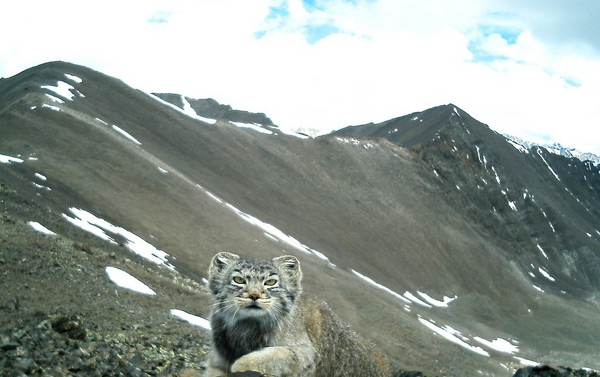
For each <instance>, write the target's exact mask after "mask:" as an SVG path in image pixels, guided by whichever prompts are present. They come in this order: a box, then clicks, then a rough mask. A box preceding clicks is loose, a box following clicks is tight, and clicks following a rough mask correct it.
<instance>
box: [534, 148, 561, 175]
mask: <svg viewBox="0 0 600 377" xmlns="http://www.w3.org/2000/svg"><path fill="white" fill-rule="evenodd" d="M537 153H538V155H539V156H540V158H541V159H542V161H544V163H545V164H546V166H547V167H548V170H550V172H551V173H552V175H554V178H556V179H557V180H559V181H560V178H558V174H556V173H555V172H554V170H552V168H551V167H550V164H549V163H548V162H547V161H546V159H545V158H544V156H542V150H541V149H539V148H538V150H537Z"/></svg>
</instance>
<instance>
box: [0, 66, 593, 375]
mask: <svg viewBox="0 0 600 377" xmlns="http://www.w3.org/2000/svg"><path fill="white" fill-rule="evenodd" d="M67 85H68V86H67ZM163 98H164V100H162V99H160V98H158V97H156V96H153V95H149V94H146V93H143V92H140V91H137V90H134V89H132V88H130V87H128V86H127V85H125V84H124V83H122V82H121V81H119V80H116V79H114V78H111V77H107V76H105V75H102V74H101V73H98V72H95V71H92V70H90V69H87V68H85V67H80V66H76V65H71V64H68V63H60V62H55V63H48V64H45V65H42V66H39V67H34V68H32V69H30V70H27V71H24V72H23V73H21V74H19V75H16V76H14V77H11V78H8V79H4V80H2V81H0V128H1V129H0V132H1V133H2V136H3V137H2V140H1V142H0V148H1V149H0V154H2V155H5V156H12V157H16V158H19V159H21V160H22V162H20V163H18V162H17V163H11V164H0V177H1V179H2V181H3V182H4V184H5V185H6V186H7V187H9V188H11V189H12V190H15V191H18V192H19V193H20V195H23V196H24V197H26V198H28V200H31V201H34V202H35V203H36V204H37V205H39V206H41V207H43V208H47V209H48V210H49V211H50V213H52V214H53V217H52V218H53V219H54V220H52V221H53V222H55V223H56V224H57V225H60V229H70V228H71V227H73V225H72V224H80V225H81V224H82V223H84V224H90V222H91V223H93V224H95V225H96V227H95V228H91V227H88V229H92V230H94V231H95V232H97V234H100V233H99V232H98V230H96V228H102V229H104V233H105V234H106V235H107V236H110V237H111V239H112V240H113V241H114V242H116V243H117V244H121V245H124V246H126V247H127V248H128V249H130V250H132V251H134V252H137V253H138V254H140V255H144V256H146V257H147V258H149V259H150V260H152V261H154V262H155V263H157V264H158V265H159V266H164V267H162V268H163V269H167V270H169V269H171V268H174V269H175V270H176V271H178V272H179V273H181V274H183V275H185V276H188V277H191V278H193V279H195V280H197V281H200V279H201V278H202V277H204V276H205V273H206V268H207V266H208V262H209V260H210V258H211V257H212V256H213V255H214V254H215V253H216V252H219V251H225V250H226V251H232V252H237V253H239V254H243V255H245V256H250V257H269V258H270V257H274V256H277V255H280V254H282V253H292V254H295V255H297V256H298V257H299V258H300V260H301V263H302V266H303V271H304V274H305V281H304V286H305V291H306V294H309V295H316V296H318V297H321V298H322V299H325V300H327V301H328V302H329V303H330V304H331V306H332V307H334V308H335V310H336V311H337V312H338V313H339V314H340V316H341V317H342V318H344V319H345V320H347V321H349V322H350V323H351V324H352V325H353V326H354V327H355V328H356V329H357V331H359V332H361V333H362V334H363V335H365V336H367V337H368V338H370V339H371V340H373V341H374V342H376V343H377V344H378V345H380V346H381V347H382V348H383V349H384V350H385V351H386V353H387V354H388V356H389V358H390V360H391V361H392V362H393V363H394V365H396V366H398V367H400V368H402V369H417V370H423V371H425V372H426V373H427V374H431V375H435V374H445V375H456V376H458V375H465V374H469V373H470V372H472V371H473V370H481V371H483V373H484V374H488V375H508V374H509V371H510V370H515V369H516V368H517V367H518V366H519V365H521V364H520V363H521V361H520V359H519V358H525V359H530V360H536V361H540V362H541V361H545V362H551V363H564V364H570V365H574V366H577V367H579V366H587V367H595V368H599V367H600V366H598V365H597V364H596V363H597V360H596V358H595V356H594V355H595V352H596V350H597V347H598V345H599V344H598V341H597V339H600V333H598V331H600V330H598V329H599V328H600V327H599V326H597V324H598V321H599V320H600V319H599V316H598V314H597V309H598V302H597V299H595V298H594V294H595V292H597V290H598V280H597V275H595V271H596V270H595V269H596V268H597V266H598V265H599V264H598V263H597V258H598V256H597V253H595V252H594V250H598V242H599V241H598V240H599V239H600V237H599V236H600V233H597V232H596V233H594V232H595V228H594V224H597V223H598V221H597V220H598V212H597V209H598V208H599V206H598V196H597V195H598V194H597V193H598V187H599V186H598V171H597V170H594V169H592V168H590V169H589V171H587V173H586V174H587V175H584V177H586V178H582V176H581V172H582V171H585V170H582V169H583V168H585V166H583V165H577V164H576V162H575V161H570V162H568V163H566V164H565V163H564V162H565V161H566V160H561V159H555V157H556V156H553V157H551V156H548V155H547V154H546V153H545V152H544V151H543V150H539V152H538V150H535V151H534V152H530V153H525V152H520V151H519V150H517V149H516V148H514V147H513V146H511V145H510V144H508V143H507V142H506V140H505V139H504V138H502V137H501V136H500V135H497V134H496V133H494V132H493V131H491V130H489V128H487V127H485V126H483V125H481V124H480V123H479V122H477V121H475V120H474V119H472V118H471V117H469V116H468V115H467V114H466V113H464V112H463V111H462V110H460V109H456V110H454V107H453V106H450V107H448V106H442V107H439V108H435V109H432V110H431V114H429V112H428V111H426V112H422V113H420V114H418V116H419V118H418V119H423V122H419V123H422V124H423V125H424V128H423V129H421V128H420V127H421V126H413V125H412V124H411V123H410V122H414V121H413V120H411V119H413V118H414V117H415V116H417V115H411V116H407V117H404V118H406V119H403V118H398V119H397V120H396V121H395V122H396V124H391V123H394V122H393V121H390V122H389V123H390V124H386V125H383V126H381V125H370V126H364V127H361V128H360V130H361V132H360V133H354V134H352V133H348V134H344V133H343V132H342V133H339V132H338V133H335V134H333V135H329V136H325V137H320V138H317V139H310V138H305V137H298V136H301V135H296V136H294V135H286V134H283V133H282V132H281V131H279V130H278V128H277V127H276V126H272V125H270V124H268V123H261V122H259V121H258V120H257V119H254V118H251V119H249V118H243V119H238V120H233V119H232V118H227V116H226V114H227V113H224V114H225V115H219V114H217V113H212V114H208V113H201V112H200V111H199V110H194V106H193V105H194V103H196V102H195V101H194V100H191V99H187V98H186V100H187V101H188V103H189V104H190V107H191V110H192V111H190V110H189V109H186V108H185V107H186V106H185V103H184V102H183V101H182V100H181V99H182V98H184V97H181V96H177V95H173V96H163ZM165 100H171V101H172V102H173V103H170V102H165ZM175 100H177V101H175ZM196 109H198V108H197V107H196ZM452 114H455V115H452ZM220 116H223V117H224V118H220ZM211 117H212V118H211ZM265 118H266V117H265ZM266 119H268V118H266ZM232 120H233V122H235V123H232ZM388 126H389V127H394V128H393V130H395V129H396V128H398V131H395V132H392V133H390V130H392V129H391V128H389V127H388ZM405 128H406V130H405ZM351 130H352V131H353V132H354V131H356V129H351ZM348 132H350V131H348ZM362 132H364V133H365V134H364V135H362V134H361V133H362ZM382 135H391V136H390V137H389V138H382V137H381V136H382ZM543 161H546V162H547V163H548V165H546V164H545V163H544V162H543ZM568 164H571V167H569V165H568ZM551 166H552V168H554V167H555V166H556V171H555V173H556V174H558V175H559V177H561V180H560V181H559V180H558V179H556V178H555V177H554V176H553V175H552V172H551V171H550V167H551ZM575 172H577V174H579V175H577V176H576V175H575V174H576V173H575ZM40 176H42V177H44V178H45V179H41V178H40ZM498 181H499V182H498ZM555 181H556V182H555ZM581 181H584V182H587V183H586V185H587V184H589V188H587V190H588V191H589V192H582V191H581V190H580V188H581V187H583V185H581ZM586 187H587V186H586ZM565 188H568V189H569V190H571V193H572V195H571V194H569V193H568V192H567V191H566V190H565ZM525 189H527V190H528V191H531V194H528V195H523V194H524V193H525ZM532 196H533V198H532ZM577 199H578V200H579V201H577ZM511 203H513V205H514V206H516V208H517V211H515V210H513V209H512V206H511ZM80 210H81V211H80ZM542 211H543V212H542ZM544 213H545V215H544ZM562 215H564V217H563V216H562ZM78 216H79V217H78ZM21 219H22V221H26V220H27V221H30V220H35V219H27V218H26V216H23V217H22V218H21ZM102 220H103V221H104V222H103V221H102ZM105 222H108V223H110V224H111V225H113V226H114V227H111V226H108V225H106V223H105ZM549 224H552V226H553V227H554V229H555V232H553V231H552V227H551V226H550V225H549ZM117 227H118V228H122V229H124V230H127V232H125V231H123V230H120V229H116V228H117ZM130 233H132V234H133V235H135V236H137V237H139V238H141V239H142V240H144V241H146V242H147V243H149V244H151V246H153V247H155V248H156V249H153V250H152V251H151V252H150V253H146V254H144V250H140V248H139V247H136V245H141V244H142V242H141V241H139V240H137V239H135V238H134V237H133V236H131V234H130ZM587 233H589V234H590V235H591V236H589V237H588V236H587ZM88 237H94V236H88ZM132 240H134V241H135V242H133V241H132ZM95 242H97V243H98V245H102V244H104V243H106V244H107V245H112V244H111V243H110V240H109V241H103V240H101V239H97V240H95ZM136 242H137V243H136ZM144 245H145V244H144ZM537 245H540V247H541V248H542V250H543V253H545V254H546V256H547V257H548V258H546V257H544V254H542V251H541V250H540V249H539V248H538V246H537ZM111 247H112V246H111ZM146 247H147V245H146ZM164 253H166V255H165V254H164ZM532 264H533V266H532ZM542 271H544V272H542ZM531 273H533V275H534V276H535V277H532V276H531ZM545 274H547V275H548V276H550V277H552V278H553V279H554V281H552V280H550V279H549V278H546V277H545V276H546V275H545ZM369 279H371V280H369ZM373 282H375V283H378V284H379V286H375V285H373V284H371V283H373ZM534 285H535V286H536V287H537V289H536V288H535V287H534ZM382 288H384V289H382ZM540 290H544V291H545V293H542V292H541V291H540ZM562 291H564V292H565V293H562ZM452 298H454V299H453V300H451V299H452ZM197 305H198V312H197V314H199V315H205V314H206V311H207V305H208V304H207V303H206V302H199V303H198V304H197ZM564 318H575V319H574V320H573V321H564ZM448 326H449V327H448ZM450 329H454V330H452V331H450ZM191 331H193V330H191ZM453 331H454V333H453V334H452V332H453ZM440 335H442V336H440ZM448 339H451V341H450V342H449V341H448ZM496 339H505V340H506V342H507V343H509V344H510V345H512V348H509V349H510V351H508V352H507V351H506V350H498V349H495V348H493V347H492V346H491V345H492V344H493V343H491V342H492V341H493V340H496ZM582 339H584V341H582ZM485 340H487V341H488V343H485ZM500 343H502V342H500ZM496 344H497V343H496ZM517 357H519V358H517Z"/></svg>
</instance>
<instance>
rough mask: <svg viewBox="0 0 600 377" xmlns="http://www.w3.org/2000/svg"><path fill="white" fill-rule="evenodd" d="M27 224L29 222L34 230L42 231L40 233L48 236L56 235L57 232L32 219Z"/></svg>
mask: <svg viewBox="0 0 600 377" xmlns="http://www.w3.org/2000/svg"><path fill="white" fill-rule="evenodd" d="M27 224H29V226H30V227H32V228H33V230H35V231H37V232H40V233H42V234H45V235H48V236H56V233H54V232H53V231H51V230H50V229H48V228H46V227H45V226H43V225H42V224H40V223H38V222H37V221H30V222H28V223H27Z"/></svg>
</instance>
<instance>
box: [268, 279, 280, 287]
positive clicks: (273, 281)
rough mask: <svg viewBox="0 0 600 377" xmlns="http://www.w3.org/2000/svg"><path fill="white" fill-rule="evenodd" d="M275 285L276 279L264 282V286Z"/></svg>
mask: <svg viewBox="0 0 600 377" xmlns="http://www.w3.org/2000/svg"><path fill="white" fill-rule="evenodd" d="M275 284H277V279H269V280H266V281H265V285H269V286H273V285H275Z"/></svg>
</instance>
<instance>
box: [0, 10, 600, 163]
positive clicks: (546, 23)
mask: <svg viewBox="0 0 600 377" xmlns="http://www.w3.org/2000/svg"><path fill="white" fill-rule="evenodd" d="M0 13H1V14H3V15H4V17H3V20H2V23H0V35H2V36H3V37H2V38H0V77H9V76H12V75H15V74H17V73H19V72H20V71H23V70H25V69H27V68H30V67H32V66H35V65H38V64H41V63H44V62H47V61H52V60H63V61H68V62H72V63H76V64H81V65H85V66H87V67H90V68H92V69H95V70H97V71H100V72H103V73H106V74H109V75H111V76H115V77H117V78H119V79H121V80H123V81H124V82H126V83H127V84H129V85H131V86H133V87H135V88H138V89H141V90H144V91H147V92H172V93H179V94H183V95H185V96H188V97H191V98H214V99H216V100H217V101H219V102H220V103H224V104H229V105H231V106H232V107H233V108H236V109H242V110H248V111H254V112H264V113H265V114H267V116H269V117H270V118H271V119H272V120H273V122H274V123H275V124H277V125H279V126H280V127H281V128H283V129H288V130H298V129H303V130H316V131H317V132H319V133H327V132H330V131H332V130H335V129H339V128H342V127H345V126H348V125H357V124H364V123H368V122H381V121H384V120H387V119H391V118H395V117H398V116H402V115H406V114H409V113H412V112H416V111H422V110H425V109H428V108H431V107H433V106H438V105H442V104H448V103H453V104H454V105H456V106H458V107H460V108H461V109H462V110H464V111H466V112H468V113H469V114H470V115H471V116H473V117H475V118H476V119H478V120H479V121H481V122H484V123H486V124H488V125H489V126H490V127H491V128H492V129H494V130H495V131H497V132H500V133H507V134H511V135H514V136H518V137H521V138H523V139H526V140H529V141H533V142H537V143H551V142H554V141H558V142H560V143H561V144H563V145H564V146H569V147H576V148H578V149H580V150H582V151H588V152H593V153H596V154H600V22H598V21H597V20H600V1H597V0H573V1H566V0H564V1H558V0H529V1H520V0H453V1H450V0H331V1H320V0H174V1H172V0H170V1H166V0H162V1H159V0H147V1H133V0H130V1H123V0H118V1H115V0H106V1H94V2H90V1H82V0H79V1H77V0H69V1H65V0H57V1H52V2H49V1H45V0H22V1H5V2H3V3H2V4H1V5H0Z"/></svg>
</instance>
